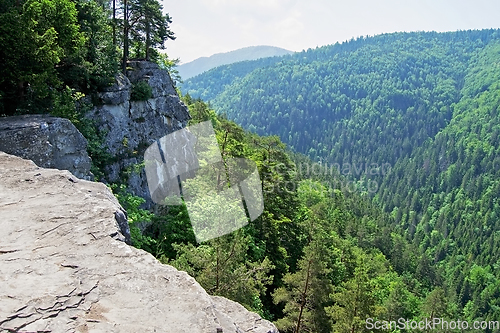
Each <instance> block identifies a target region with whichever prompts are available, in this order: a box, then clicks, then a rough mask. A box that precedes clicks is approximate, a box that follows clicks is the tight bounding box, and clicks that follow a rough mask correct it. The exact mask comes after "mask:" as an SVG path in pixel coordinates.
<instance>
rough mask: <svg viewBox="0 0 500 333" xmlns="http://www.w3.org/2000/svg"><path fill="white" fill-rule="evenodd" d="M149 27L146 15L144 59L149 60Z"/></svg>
mask: <svg viewBox="0 0 500 333" xmlns="http://www.w3.org/2000/svg"><path fill="white" fill-rule="evenodd" d="M150 33H151V27H150V25H149V19H148V17H146V60H147V61H149V58H150V56H151V55H150V54H149V48H150V46H151V36H150Z"/></svg>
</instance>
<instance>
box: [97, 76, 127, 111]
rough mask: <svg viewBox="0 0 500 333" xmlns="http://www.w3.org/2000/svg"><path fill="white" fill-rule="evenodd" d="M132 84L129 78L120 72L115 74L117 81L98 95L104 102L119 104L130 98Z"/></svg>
mask: <svg viewBox="0 0 500 333" xmlns="http://www.w3.org/2000/svg"><path fill="white" fill-rule="evenodd" d="M131 88H132V84H131V83H130V81H129V79H128V78H127V77H126V76H125V75H123V74H122V73H119V74H117V75H115V83H114V84H113V85H112V86H109V87H106V88H104V89H103V91H101V92H99V93H98V94H97V96H98V97H99V100H100V102H101V103H102V104H111V105H117V104H122V103H125V102H126V101H128V100H130V94H131Z"/></svg>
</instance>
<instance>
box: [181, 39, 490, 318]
mask: <svg viewBox="0 0 500 333" xmlns="http://www.w3.org/2000/svg"><path fill="white" fill-rule="evenodd" d="M499 39H500V32H499V31H497V30H483V31H460V32H453V33H433V32H432V33H423V32H418V33H396V34H389V35H381V36H375V37H372V38H360V39H357V40H351V41H349V42H346V43H343V44H336V45H331V46H327V47H322V48H318V49H315V50H308V51H307V52H303V53H301V54H297V55H294V56H293V57H292V58H291V59H286V60H283V61H281V62H278V63H275V64H265V65H264V64H263V65H262V66H258V65H257V64H256V63H253V64H254V65H255V67H256V68H255V69H252V70H249V71H248V72H246V73H242V74H240V75H236V74H232V73H233V72H232V71H231V68H229V67H227V68H219V69H218V70H217V71H214V72H211V73H205V74H204V75H200V76H199V77H197V78H194V79H193V80H188V81H187V82H186V83H185V85H184V86H183V89H185V92H186V93H189V94H190V95H192V96H198V94H202V95H203V96H212V98H211V100H210V102H211V105H213V106H214V107H215V108H216V110H217V111H218V112H220V113H224V114H227V116H228V117H229V118H230V119H234V120H235V121H236V122H238V123H240V124H242V125H243V126H244V127H245V128H247V129H250V130H252V131H254V132H257V133H260V134H267V135H269V134H276V135H279V136H280V138H281V139H282V140H283V141H284V142H286V143H287V144H289V145H290V147H291V148H293V149H294V150H296V151H299V152H302V153H305V154H307V155H309V157H310V158H312V159H313V160H314V161H316V162H317V165H320V166H323V169H321V168H320V167H318V168H317V170H323V171H324V172H323V171H322V172H321V173H322V175H321V176H322V179H323V181H324V182H325V184H330V185H331V184H334V185H335V186H337V187H340V188H341V189H343V190H344V191H347V192H350V191H353V190H354V191H357V192H365V193H370V194H371V196H372V202H373V204H374V205H375V206H379V207H382V208H383V209H384V210H385V211H386V212H387V213H389V214H390V216H391V220H390V221H392V222H391V223H394V224H392V226H391V227H390V230H392V231H393V234H392V236H389V237H392V239H393V241H394V239H397V237H399V236H396V235H397V234H399V235H402V236H403V239H404V240H405V241H408V242H411V243H412V244H413V247H412V248H413V249H419V250H418V251H419V252H420V253H421V254H422V257H421V258H420V259H419V260H418V262H417V261H415V260H413V259H410V258H408V257H405V256H406V255H407V254H405V252H404V251H397V250H396V251H395V248H394V247H396V248H397V247H398V245H397V244H394V243H384V242H382V243H381V245H380V246H379V248H380V249H381V251H382V252H383V253H385V254H386V255H387V257H388V258H389V259H390V260H391V264H392V265H393V266H392V267H393V268H394V269H395V270H396V271H397V272H399V273H402V274H404V273H403V272H404V270H405V269H410V268H409V267H413V269H415V270H416V271H417V272H420V274H421V275H420V276H421V277H422V278H423V281H426V283H428V284H430V285H434V286H440V287H442V288H443V289H442V290H441V291H439V292H440V293H441V294H440V298H441V299H446V303H447V304H448V306H447V307H446V313H448V314H451V313H456V314H457V315H460V316H461V317H462V318H467V319H469V320H473V319H474V318H483V319H488V320H493V319H494V318H498V316H499V314H500V304H499V303H498V299H499V296H500V280H499V278H500V276H499V273H498V267H499V265H500V261H499V259H500V258H499V256H498V249H499V246H500V243H499V241H500V238H499V237H500V226H499V225H498V219H499V214H500V206H499V203H498V198H499V197H500V183H499V179H500V173H499V172H500V168H499V165H500V156H499V155H498V154H499V146H500V142H499V141H498V140H499V133H500V127H499V118H498V117H499V115H498V113H499V109H498V107H499V103H500V85H499V82H500V65H499V64H500V41H499ZM251 64H252V63H249V64H245V66H246V67H247V68H251ZM235 65H236V64H235ZM235 65H233V66H235ZM239 66H243V64H239ZM211 75H214V77H221V78H222V80H224V78H227V81H232V82H225V81H223V82H224V83H225V84H226V85H225V86H224V87H223V89H222V90H219V89H220V86H216V85H211V84H207V83H210V82H211ZM320 163H321V164H320ZM384 165H390V166H391V167H392V168H391V169H390V170H389V168H387V169H385V171H384V172H382V171H383V166H384ZM326 166H327V168H328V169H327V168H326ZM331 166H334V169H339V170H338V171H339V173H341V174H344V176H345V177H347V178H351V179H353V180H355V181H356V183H354V184H355V185H354V186H352V187H345V186H342V184H343V183H339V182H337V181H334V182H332V178H335V179H337V178H338V175H337V174H336V173H335V170H334V171H333V172H331ZM366 166H368V168H366ZM311 170H314V169H309V174H311V173H314V172H311ZM326 170H328V171H326ZM317 173H318V172H316V174H317ZM332 175H333V176H332ZM367 180H368V181H371V182H372V183H371V184H375V185H374V186H371V188H370V187H368V185H369V184H370V183H369V182H367ZM394 237H396V238H394ZM384 244H391V245H387V246H388V247H387V248H385V247H384ZM389 249H391V251H392V252H391V251H389ZM424 283H425V282H424Z"/></svg>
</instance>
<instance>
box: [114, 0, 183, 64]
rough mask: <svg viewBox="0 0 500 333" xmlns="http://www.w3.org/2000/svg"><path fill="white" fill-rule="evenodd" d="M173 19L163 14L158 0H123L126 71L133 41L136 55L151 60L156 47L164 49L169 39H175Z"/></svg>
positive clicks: (124, 62)
mask: <svg viewBox="0 0 500 333" xmlns="http://www.w3.org/2000/svg"><path fill="white" fill-rule="evenodd" d="M170 23H172V19H171V18H170V16H169V15H168V14H163V6H162V5H161V4H160V3H159V2H158V1H157V0H123V59H122V60H123V63H122V68H123V71H124V72H125V70H126V67H127V61H128V58H129V54H130V43H131V42H132V43H133V47H134V48H135V55H136V56H141V55H143V56H144V58H145V59H146V60H148V61H149V60H151V56H152V53H153V52H152V50H154V48H156V47H157V48H160V49H163V48H164V47H165V46H164V44H165V42H166V41H167V39H172V40H174V39H175V36H174V33H173V32H172V31H171V30H170Z"/></svg>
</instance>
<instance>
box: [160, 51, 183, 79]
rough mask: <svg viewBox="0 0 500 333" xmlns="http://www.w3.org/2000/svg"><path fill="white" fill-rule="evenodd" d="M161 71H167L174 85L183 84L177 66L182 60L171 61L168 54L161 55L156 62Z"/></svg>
mask: <svg viewBox="0 0 500 333" xmlns="http://www.w3.org/2000/svg"><path fill="white" fill-rule="evenodd" d="M156 62H157V63H158V65H159V66H160V68H161V69H164V70H167V71H168V74H170V77H171V78H172V80H173V81H174V84H175V85H176V86H177V85H178V84H181V83H182V78H181V76H180V75H179V71H178V70H177V68H176V67H177V66H178V65H179V62H180V59H179V58H177V59H170V58H169V57H168V54H166V53H159V54H158V59H157V60H156Z"/></svg>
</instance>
